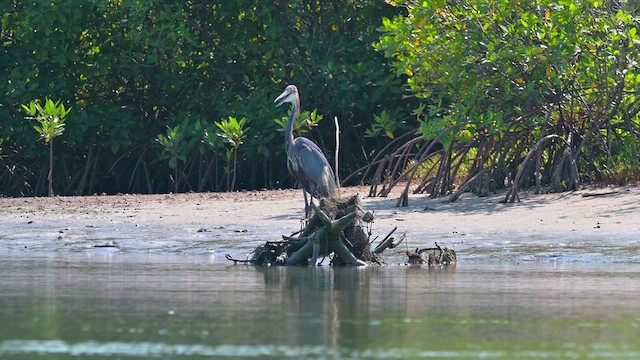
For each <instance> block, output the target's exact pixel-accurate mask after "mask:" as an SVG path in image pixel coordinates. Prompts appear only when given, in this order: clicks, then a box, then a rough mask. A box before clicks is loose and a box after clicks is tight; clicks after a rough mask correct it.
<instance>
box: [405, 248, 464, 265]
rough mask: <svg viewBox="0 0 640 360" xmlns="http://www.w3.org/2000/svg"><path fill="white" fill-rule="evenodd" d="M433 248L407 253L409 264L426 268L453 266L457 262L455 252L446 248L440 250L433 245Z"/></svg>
mask: <svg viewBox="0 0 640 360" xmlns="http://www.w3.org/2000/svg"><path fill="white" fill-rule="evenodd" d="M435 244H436V247H434V248H425V249H416V250H415V251H413V252H412V251H407V257H408V258H409V264H411V265H422V264H427V265H428V266H442V265H455V264H456V263H457V262H458V259H457V256H456V251H455V250H453V249H448V248H446V247H445V248H441V247H440V245H438V243H435Z"/></svg>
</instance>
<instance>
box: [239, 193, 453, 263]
mask: <svg viewBox="0 0 640 360" xmlns="http://www.w3.org/2000/svg"><path fill="white" fill-rule="evenodd" d="M312 207H313V215H312V217H311V218H310V219H309V221H308V222H306V224H305V225H304V228H303V229H302V231H299V232H297V233H295V234H294V235H295V236H294V235H291V236H285V235H283V236H282V241H267V242H266V243H264V244H263V245H260V246H258V247H257V248H256V249H255V250H254V251H253V253H252V256H251V257H250V259H247V260H239V259H235V258H233V257H231V256H230V255H227V256H226V258H227V260H229V261H233V262H234V264H252V265H258V266H261V265H266V266H269V265H311V266H315V265H316V264H317V262H318V258H320V257H326V256H330V255H333V256H332V257H331V261H330V265H332V266H340V265H349V266H360V265H368V264H379V265H382V264H385V262H384V260H383V258H382V256H381V254H382V253H383V252H384V251H385V250H386V249H393V248H396V247H397V246H398V245H399V244H401V243H402V242H403V241H404V239H405V235H404V234H403V235H401V236H399V237H395V238H394V237H393V234H394V233H395V232H396V231H397V230H398V228H397V227H395V228H393V229H392V230H391V231H390V232H389V233H388V234H387V235H386V236H385V237H384V239H383V240H382V241H381V242H380V243H379V244H378V245H377V246H376V247H375V249H373V250H372V248H371V244H372V243H373V241H370V239H371V234H367V232H366V229H367V226H368V224H370V223H371V222H373V221H374V216H373V212H370V211H365V210H364V209H363V207H362V204H361V201H360V198H359V197H358V195H354V196H351V197H348V198H332V199H321V201H320V204H319V206H317V205H315V204H312ZM428 251H432V252H433V254H432V256H431V255H427V257H429V256H431V257H432V258H433V260H428V259H427V260H424V258H423V253H425V254H426V252H428ZM407 254H409V252H407ZM412 254H415V256H414V258H415V261H416V262H415V263H428V264H430V265H440V264H451V263H455V252H454V251H453V250H449V249H447V248H444V249H442V248H440V247H439V246H438V245H437V244H436V248H433V249H422V250H420V249H416V251H415V252H414V253H412ZM419 260H420V262H418V261H419ZM410 263H412V262H411V261H410Z"/></svg>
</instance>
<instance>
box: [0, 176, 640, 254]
mask: <svg viewBox="0 0 640 360" xmlns="http://www.w3.org/2000/svg"><path fill="white" fill-rule="evenodd" d="M354 193H360V194H361V196H362V197H363V202H364V205H365V208H366V209H368V210H374V211H375V218H376V220H375V223H374V228H373V229H374V234H377V235H379V236H384V235H385V234H386V233H388V232H389V231H390V230H391V229H393V228H394V227H395V226H397V227H398V233H406V234H407V239H408V243H409V244H410V246H416V247H417V246H425V245H427V244H432V243H433V240H436V241H438V240H439V241H445V242H446V241H449V242H450V243H452V244H454V245H455V244H456V242H457V240H456V238H457V237H456V236H457V235H460V236H463V235H465V236H466V235H471V236H475V237H476V238H490V237H494V238H495V237H504V236H514V237H521V236H523V234H528V235H531V236H537V235H540V234H542V235H545V236H550V235H554V234H559V235H564V236H567V235H570V236H574V237H594V236H595V237H598V236H602V237H615V236H626V237H634V236H637V237H638V238H639V239H640V186H638V185H630V186H624V187H607V188H588V189H583V190H580V191H575V192H568V193H561V194H543V195H537V194H533V193H530V192H521V193H520V198H521V200H522V201H521V202H520V203H514V204H504V203H500V200H502V199H503V198H504V193H498V194H494V195H491V196H488V197H485V198H478V197H476V196H474V195H471V194H466V195H463V196H462V197H461V198H460V199H458V201H457V202H455V203H447V202H446V198H439V199H429V198H428V197H427V196H426V195H411V196H410V198H409V206H408V207H404V208H398V207H396V206H395V205H396V200H397V193H395V194H392V196H390V197H388V198H367V197H366V195H367V193H368V188H366V187H354V188H344V189H342V194H343V195H350V194H354ZM303 214H304V212H303V200H302V193H301V191H300V190H272V191H255V192H236V193H196V194H168V195H116V196H85V197H55V198H0V220H1V221H2V223H3V225H2V226H0V241H1V240H6V241H4V242H3V244H2V245H0V246H3V245H7V244H12V240H13V241H14V242H13V244H18V245H16V246H24V247H25V248H26V247H28V244H29V243H28V241H29V240H28V238H29V237H31V238H34V239H40V240H41V241H46V240H47V239H49V238H52V239H51V240H62V242H63V243H64V242H65V241H70V242H73V241H76V242H77V241H82V240H83V239H82V237H83V236H84V237H85V238H91V239H95V241H105V239H111V238H113V239H116V240H117V239H123V238H124V237H127V236H128V237H130V238H141V239H148V237H149V234H150V233H151V232H153V233H154V234H170V235H171V236H170V237H171V238H173V239H191V240H193V243H194V244H195V245H193V246H198V245H197V244H198V241H200V240H202V239H205V240H206V239H211V237H212V236H214V235H213V234H209V235H207V233H215V236H217V237H224V236H225V235H226V236H227V237H228V238H233V239H235V240H234V241H235V243H234V244H237V243H238V242H240V241H242V239H245V238H246V239H249V240H250V241H264V240H275V239H278V238H279V236H280V235H281V234H290V233H292V232H294V231H295V230H297V229H298V228H299V227H300V221H301V218H302V217H303ZM81 228H82V229H84V230H82V231H80V229H81ZM74 229H75V230H74ZM87 229H91V231H90V232H89V231H88V230H87ZM116 229H120V230H121V231H122V232H123V234H121V235H119V236H115V237H114V236H110V235H112V234H111V233H112V232H114V231H116ZM122 229H124V230H122ZM44 233H46V234H44ZM203 233H204V234H203ZM83 234H84V235H83ZM154 236H156V237H158V235H154ZM207 236H209V238H207ZM160 237H161V236H160ZM43 239H44V240H43ZM18 240H19V241H18ZM157 241H158V245H157V246H162V242H161V241H160V239H158V240H157ZM458 242H459V243H461V242H463V240H460V241H458ZM231 246H232V247H235V246H236V245H231ZM45 248H46V247H45ZM54 249H55V247H54Z"/></svg>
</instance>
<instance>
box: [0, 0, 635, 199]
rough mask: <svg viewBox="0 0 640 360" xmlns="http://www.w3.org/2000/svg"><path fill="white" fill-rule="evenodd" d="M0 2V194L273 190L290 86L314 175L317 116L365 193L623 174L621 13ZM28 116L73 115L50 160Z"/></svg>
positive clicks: (281, 167) (627, 44) (630, 142)
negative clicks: (310, 143) (38, 112)
mask: <svg viewBox="0 0 640 360" xmlns="http://www.w3.org/2000/svg"><path fill="white" fill-rule="evenodd" d="M1 1H2V9H3V11H2V13H0V42H1V43H2V48H1V49H0V65H1V66H0V79H2V81H1V82H0V195H19V194H25V195H42V194H46V193H47V189H51V186H49V185H48V181H47V180H48V178H50V177H49V176H48V172H47V168H48V165H49V163H51V164H52V165H53V168H55V169H56V171H55V175H54V176H53V178H52V179H51V180H52V181H53V187H55V189H56V192H57V193H58V194H92V193H96V192H99V193H102V192H106V193H117V192H167V191H207V190H213V191H218V190H228V189H255V188H277V187H284V186H291V185H293V180H292V179H291V177H290V176H289V175H288V173H287V170H286V166H285V160H284V157H285V155H284V146H283V128H284V124H285V122H286V118H287V115H288V114H286V113H285V111H286V110H285V109H284V108H276V107H274V106H273V99H274V98H275V97H276V96H277V95H278V94H280V93H281V92H282V90H283V89H284V87H285V86H286V84H291V83H294V84H296V85H298V88H299V89H300V91H301V97H302V107H303V109H304V110H306V111H304V112H303V113H302V114H301V116H300V117H299V120H300V121H299V123H298V124H297V125H296V127H295V128H296V131H298V134H303V135H304V136H308V137H311V138H312V139H313V140H314V141H316V142H317V143H318V144H319V145H320V147H321V148H322V149H323V151H324V152H325V154H326V155H327V157H328V158H329V159H333V158H334V149H335V142H334V141H335V140H334V133H335V129H334V127H333V126H334V125H333V119H334V117H337V118H338V119H339V121H340V124H341V126H340V127H341V131H342V135H341V138H342V142H341V144H340V158H341V159H340V167H341V168H340V169H339V170H340V173H341V174H349V173H352V174H353V175H352V176H350V177H348V179H346V180H347V182H348V183H353V182H356V181H360V180H363V181H371V180H373V182H374V183H375V182H379V181H384V182H385V187H384V188H383V190H382V193H385V192H388V191H389V189H390V188H391V187H392V186H393V185H395V184H397V183H399V182H400V181H403V180H406V179H418V180H419V182H417V183H414V184H416V185H417V188H416V191H427V192H429V193H430V194H431V195H432V196H438V195H442V194H446V193H450V192H451V191H452V190H453V189H455V188H456V187H457V188H458V189H459V190H471V191H474V192H476V193H478V194H480V195H483V194H486V193H487V192H488V191H491V190H492V189H496V188H501V187H507V186H511V188H512V189H513V190H514V191H513V192H512V193H510V196H511V197H510V199H509V200H513V199H514V198H515V195H516V192H515V191H516V190H517V188H518V187H521V186H529V185H535V186H536V187H537V189H538V190H539V191H563V190H566V189H572V188H575V187H576V186H577V184H578V182H579V181H585V180H586V181H591V180H600V179H608V180H616V181H620V182H625V181H629V180H632V179H637V178H638V174H640V160H639V159H640V157H639V156H638V151H639V149H638V137H639V136H640V133H639V128H640V97H639V96H638V89H639V88H640V68H639V65H638V60H639V59H640V30H639V28H640V17H639V14H640V5H638V4H637V2H635V1H630V0H577V1H569V0H557V1H550V0H536V1H529V2H525V1H513V0H498V1H489V0H474V1H470V0H469V1H464V0H456V1H444V0H436V1H415V0H397V1H387V2H386V3H385V2H382V1H366V0H351V1H340V2H338V1H320V0H293V1H286V2H285V1H275V2H269V3H258V2H248V1H240V0H237V1H227V2H219V3H213V4H212V3H211V2H207V1H186V2H169V1H156V2H148V1H141V0H137V1H123V0H112V1H98V0H88V1H82V2H77V1H72V0H57V1H47V2H43V1H21V0H1ZM372 45H373V46H372ZM387 61H389V62H390V64H387V63H386V62H387ZM46 99H54V100H60V101H61V104H63V105H64V106H66V108H67V109H68V108H71V107H73V111H72V112H70V113H69V114H68V116H66V118H65V119H64V133H62V132H60V133H58V134H57V135H56V136H57V137H56V146H55V151H52V144H50V143H45V142H38V141H37V140H38V138H39V134H38V131H37V129H34V125H38V124H37V123H36V122H35V121H33V120H30V119H28V117H29V114H28V113H27V112H25V108H24V107H23V106H22V105H28V106H29V107H30V106H31V105H30V104H36V103H38V102H37V101H40V103H44V102H45V101H46ZM323 119H324V120H323ZM332 163H333V161H332ZM358 169H360V171H358ZM49 173H50V172H49ZM356 175H358V176H356ZM513 185H515V186H513ZM408 186H409V184H408V185H407V189H409V187H408ZM454 195H455V194H454ZM405 199H406V197H405Z"/></svg>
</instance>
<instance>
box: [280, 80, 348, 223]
mask: <svg viewBox="0 0 640 360" xmlns="http://www.w3.org/2000/svg"><path fill="white" fill-rule="evenodd" d="M274 102H275V103H276V106H280V105H282V104H284V103H286V102H290V103H291V107H292V111H291V116H289V122H287V130H286V132H285V135H284V144H285V149H286V150H287V168H288V169H289V173H291V175H293V177H294V178H295V179H296V180H297V181H298V183H299V184H300V185H301V186H302V191H303V193H304V205H305V208H304V211H305V215H306V217H307V218H309V215H310V213H311V208H310V205H309V201H308V200H307V193H309V195H310V196H311V202H313V197H314V196H315V197H319V198H320V197H333V196H335V195H336V194H337V186H336V181H335V176H334V174H333V170H331V165H329V162H328V161H327V158H326V157H325V156H324V154H323V153H322V150H320V148H319V147H318V145H316V144H315V143H314V142H313V141H311V140H309V139H307V138H304V137H298V138H295V139H294V138H293V123H294V121H295V119H296V117H297V116H298V113H299V112H300V96H299V95H298V88H297V87H296V86H295V85H289V86H287V88H286V89H285V90H284V92H283V93H282V94H280V96H278V98H277V99H276V100H275V101H274Z"/></svg>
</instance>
